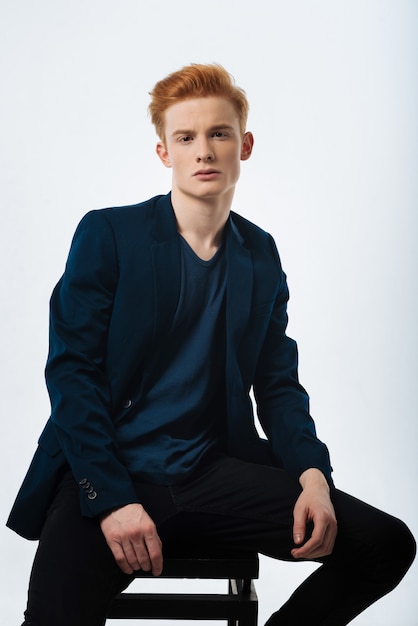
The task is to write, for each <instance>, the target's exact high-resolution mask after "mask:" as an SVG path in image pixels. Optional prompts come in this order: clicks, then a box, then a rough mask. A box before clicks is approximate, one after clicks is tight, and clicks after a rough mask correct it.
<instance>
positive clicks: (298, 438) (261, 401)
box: [254, 238, 332, 484]
mask: <svg viewBox="0 0 418 626" xmlns="http://www.w3.org/2000/svg"><path fill="white" fill-rule="evenodd" d="M270 245H271V248H272V254H273V256H274V258H275V259H276V262H277V265H278V269H279V284H278V289H277V294H276V298H275V301H274V306H273V309H272V313H271V317H270V320H269V324H268V328H267V333H266V336H265V340H264V343H263V347H262V350H261V354H260V358H259V361H258V366H257V371H256V376H255V381H254V395H255V399H256V403H257V411H258V417H259V420H260V423H261V425H262V427H263V429H264V432H265V433H266V435H267V438H268V439H269V441H270V444H271V446H272V448H273V452H274V455H275V457H276V458H277V459H278V460H279V462H280V464H281V465H282V466H283V467H284V469H286V470H287V471H288V472H289V473H290V474H291V475H292V476H294V477H295V478H299V476H300V475H301V474H302V473H303V472H304V471H305V470H307V469H309V468H312V467H315V468H318V469H320V470H321V471H322V472H323V473H324V475H325V477H326V478H327V480H328V482H329V483H330V484H331V483H332V479H331V472H332V468H331V464H330V458H329V453H328V449H327V447H326V445H325V444H324V443H322V442H321V441H320V440H319V439H318V437H317V434H316V429H315V424H314V421H313V419H312V417H311V416H310V414H309V397H308V394H307V393H306V391H305V389H304V388H303V387H302V385H301V384H300V382H299V377H298V352H297V345H296V342H295V341H294V340H293V339H291V338H290V337H288V336H287V335H286V327H287V322H288V316H287V302H288V299H289V291H288V287H287V281H286V275H285V274H284V272H283V270H282V268H281V264H280V260H279V256H278V253H277V250H276V246H275V243H274V241H273V239H272V238H270Z"/></svg>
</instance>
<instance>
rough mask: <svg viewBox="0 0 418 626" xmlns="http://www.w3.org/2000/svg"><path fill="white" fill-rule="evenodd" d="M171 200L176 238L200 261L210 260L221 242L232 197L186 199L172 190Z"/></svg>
mask: <svg viewBox="0 0 418 626" xmlns="http://www.w3.org/2000/svg"><path fill="white" fill-rule="evenodd" d="M171 201H172V205H173V209H174V213H175V216H176V220H177V229H178V232H179V233H180V235H181V236H182V237H184V239H185V240H186V241H187V243H188V244H189V246H190V247H191V248H192V249H193V250H194V252H195V253H196V254H197V255H198V256H199V257H200V258H201V259H204V260H209V259H210V258H212V257H213V255H214V254H215V253H216V251H217V249H218V248H219V246H220V245H221V243H222V238H223V231H224V228H225V224H226V222H227V220H228V217H229V212H230V207H231V202H232V197H231V198H230V199H229V198H228V199H227V201H225V198H223V201H221V199H220V198H217V197H215V198H203V199H202V198H189V197H184V196H183V195H182V194H179V193H177V192H176V190H175V189H173V191H172V194H171Z"/></svg>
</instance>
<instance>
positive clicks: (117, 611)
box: [107, 552, 259, 626]
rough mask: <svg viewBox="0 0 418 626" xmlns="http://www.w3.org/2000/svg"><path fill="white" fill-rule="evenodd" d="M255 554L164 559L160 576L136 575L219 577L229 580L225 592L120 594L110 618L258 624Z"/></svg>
mask: <svg viewBox="0 0 418 626" xmlns="http://www.w3.org/2000/svg"><path fill="white" fill-rule="evenodd" d="M258 572H259V561H258V554H256V553H245V552H239V553H231V554H227V555H222V556H206V555H205V556H187V557H171V558H170V557H168V558H165V559H164V569H163V573H162V574H161V576H158V577H156V578H154V577H153V576H152V574H151V573H150V572H143V571H142V570H140V571H138V572H136V574H135V578H154V580H155V584H156V587H158V581H159V580H160V579H169V578H171V579H174V578H176V579H180V578H182V579H216V580H222V579H224V580H226V581H227V583H228V584H227V592H226V593H216V594H215V593H192V594H189V593H161V592H158V591H156V592H152V593H129V592H126V591H125V592H123V593H121V594H119V595H118V596H117V597H116V598H115V599H114V600H113V602H112V604H111V607H110V609H109V611H108V615H107V617H108V619H112V618H113V619H183V620H189V619H193V620H202V619H204V620H227V621H228V623H229V624H230V626H232V625H234V626H235V625H236V624H240V625H241V626H256V624H257V613H258V598H257V594H256V591H255V587H254V582H253V581H254V580H255V579H257V578H258Z"/></svg>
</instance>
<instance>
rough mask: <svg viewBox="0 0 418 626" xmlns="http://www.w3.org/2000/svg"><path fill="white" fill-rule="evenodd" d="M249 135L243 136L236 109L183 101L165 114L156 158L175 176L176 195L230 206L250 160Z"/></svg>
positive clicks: (223, 102)
mask: <svg viewBox="0 0 418 626" xmlns="http://www.w3.org/2000/svg"><path fill="white" fill-rule="evenodd" d="M252 146H253V138H252V135H251V133H245V134H244V136H242V135H241V131H240V125H239V120H238V115H237V113H236V111H235V109H234V107H233V105H232V103H231V102H230V101H229V100H227V99H225V98H222V97H218V96H209V97H206V98H194V99H190V100H183V101H181V102H178V103H176V104H173V105H172V106H171V107H169V108H168V109H167V110H166V112H165V143H163V142H159V143H158V144H157V153H158V155H159V157H160V159H161V160H162V162H163V163H164V165H165V166H166V167H170V168H172V170H173V183H172V184H173V193H176V195H177V197H179V196H180V197H183V199H185V197H187V198H188V199H190V198H195V199H201V200H204V199H210V198H215V197H217V198H220V199H225V201H231V200H232V196H233V193H234V188H235V184H236V182H237V180H238V178H239V174H240V161H241V160H246V159H248V158H249V156H250V154H251V149H252Z"/></svg>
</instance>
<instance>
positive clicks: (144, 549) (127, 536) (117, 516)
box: [100, 504, 163, 576]
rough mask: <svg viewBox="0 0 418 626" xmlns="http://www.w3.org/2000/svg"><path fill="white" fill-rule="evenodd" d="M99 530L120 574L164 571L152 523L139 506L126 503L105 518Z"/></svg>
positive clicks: (159, 572) (159, 547)
mask: <svg viewBox="0 0 418 626" xmlns="http://www.w3.org/2000/svg"><path fill="white" fill-rule="evenodd" d="M100 527H101V529H102V532H103V534H104V536H105V539H106V541H107V545H108V546H109V548H110V549H111V550H112V553H113V556H114V557H115V561H116V563H117V564H118V565H119V567H120V569H121V570H122V572H124V573H125V574H132V573H133V572H134V571H135V570H139V569H142V570H144V571H145V572H149V571H150V570H152V573H153V574H154V576H159V574H161V572H162V569H163V555H162V543H161V540H160V538H159V536H158V533H157V529H156V527H155V524H154V522H153V521H152V519H151V518H150V516H149V515H148V513H147V512H146V511H145V509H144V507H143V506H142V505H141V504H127V505H125V506H123V507H121V508H119V509H115V510H114V511H112V512H111V513H108V514H107V515H105V516H104V517H103V518H102V519H101V522H100Z"/></svg>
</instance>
